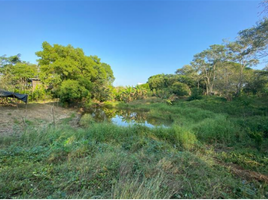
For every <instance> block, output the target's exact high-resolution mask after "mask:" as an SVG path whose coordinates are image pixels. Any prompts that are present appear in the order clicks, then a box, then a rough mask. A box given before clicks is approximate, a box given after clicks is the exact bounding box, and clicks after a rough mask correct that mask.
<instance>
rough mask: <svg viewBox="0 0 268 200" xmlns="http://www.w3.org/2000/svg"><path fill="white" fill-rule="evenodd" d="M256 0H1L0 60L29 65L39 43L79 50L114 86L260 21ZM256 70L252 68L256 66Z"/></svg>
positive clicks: (183, 60)
mask: <svg viewBox="0 0 268 200" xmlns="http://www.w3.org/2000/svg"><path fill="white" fill-rule="evenodd" d="M259 3H260V1H259V0H248V1H247V0H243V1H242V0H240V1H233V0H225V1H223V0H222V1H221V0H214V1H212V0H211V1H197V0H188V1H181V0H177V1H176V0H171V1H168V0H156V1H154V0H147V1H143V0H125V1H123V0H121V1H114V0H98V1H96V0H95V1H93V0H87V1H86V0H84V1H70V0H69V1H63V0H58V1H52V0H47V1H38V0H35V1H34V0H32V1H29V0H28V1H23V0H21V1H13V0H6V1H3V0H0V23H1V25H0V55H4V54H6V55H7V56H11V55H15V54H18V53H20V54H21V55H22V56H21V59H22V60H25V61H29V62H32V63H36V59H37V57H36V56H35V52H36V51H40V50H41V45H42V42H44V41H47V42H49V43H50V44H60V45H67V44H71V45H72V46H74V47H80V48H82V49H83V50H84V52H85V54H86V55H97V56H99V57H100V58H101V60H102V62H106V63H108V64H110V65H111V67H112V69H113V71H114V75H115V77H116V80H115V82H114V85H115V86H118V85H136V84H137V83H145V82H146V81H147V79H148V78H149V77H150V76H152V75H155V74H159V73H165V74H166V73H174V72H175V71H176V69H178V68H180V67H182V66H183V65H185V64H189V63H190V62H191V60H192V58H193V55H194V54H196V53H199V52H201V51H203V50H205V49H206V48H208V47H209V45H212V44H221V43H222V39H229V40H234V39H235V37H236V36H237V33H238V31H240V30H243V29H246V28H250V27H251V26H253V25H254V24H255V23H256V22H257V21H258V20H260V19H261V17H262V16H260V15H259V14H258V13H259V12H260V11H261V8H260V7H259ZM262 67H263V66H261V65H260V66H258V68H262Z"/></svg>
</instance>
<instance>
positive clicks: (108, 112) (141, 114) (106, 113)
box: [86, 107, 172, 128]
mask: <svg viewBox="0 0 268 200" xmlns="http://www.w3.org/2000/svg"><path fill="white" fill-rule="evenodd" d="M86 113H88V114H91V115H92V117H93V118H94V120H95V121H96V122H104V121H106V122H110V123H113V124H116V125H118V126H131V125H134V124H139V125H143V126H146V127H149V128H153V127H169V126H171V124H172V121H170V120H163V119H159V118H155V117H150V116H149V115H148V111H147V110H133V109H131V110H130V109H120V110H119V109H114V108H106V107H96V108H91V109H89V110H87V111H86Z"/></svg>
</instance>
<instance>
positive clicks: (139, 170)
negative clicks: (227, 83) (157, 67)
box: [0, 97, 268, 199]
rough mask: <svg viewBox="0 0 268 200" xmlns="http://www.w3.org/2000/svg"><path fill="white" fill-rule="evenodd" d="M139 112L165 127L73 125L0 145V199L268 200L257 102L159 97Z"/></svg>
mask: <svg viewBox="0 0 268 200" xmlns="http://www.w3.org/2000/svg"><path fill="white" fill-rule="evenodd" d="M105 106H107V107H116V108H121V109H125V108H128V109H140V110H143V109H146V110H148V114H149V115H150V116H153V117H158V118H160V119H163V120H164V119H169V120H172V121H173V125H172V126H171V127H169V128H163V127H162V128H161V127H156V128H148V127H144V126H141V125H134V126H129V127H120V126H116V125H114V124H111V123H106V122H102V123H96V122H94V120H93V119H92V118H90V117H89V118H87V119H81V120H82V122H83V123H81V124H80V126H79V127H73V126H71V125H70V124H69V122H70V121H72V118H73V117H74V116H72V117H70V118H66V119H63V120H61V123H58V124H57V125H56V126H54V125H53V124H52V123H51V124H49V125H48V126H36V125H34V123H32V124H30V125H28V126H26V127H25V129H24V130H23V131H20V132H17V133H14V135H12V136H11V135H10V136H1V138H0V198H264V199H265V198H268V192H267V191H268V185H267V184H268V167H267V166H268V156H267V155H268V154H267V153H268V152H267V151H268V139H267V137H268V116H267V113H268V107H267V105H266V102H265V100H264V99H257V98H255V99H252V98H250V97H243V98H242V99H236V100H234V101H232V102H228V101H226V100H225V99H223V98H220V97H204V98H203V99H201V100H194V101H185V100H179V101H176V102H173V103H171V104H170V103H168V102H166V101H165V100H161V99H157V98H148V99H143V100H137V101H133V102H130V103H106V105H105Z"/></svg>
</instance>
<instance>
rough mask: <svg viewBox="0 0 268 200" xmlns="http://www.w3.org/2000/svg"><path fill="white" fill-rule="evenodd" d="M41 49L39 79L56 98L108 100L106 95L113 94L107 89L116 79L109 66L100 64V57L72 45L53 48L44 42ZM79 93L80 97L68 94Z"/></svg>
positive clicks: (64, 99)
mask: <svg viewBox="0 0 268 200" xmlns="http://www.w3.org/2000/svg"><path fill="white" fill-rule="evenodd" d="M42 48H43V50H42V51H38V52H36V55H37V56H38V57H39V58H40V59H39V60H38V63H39V65H40V79H41V81H42V82H43V83H44V84H45V85H46V86H47V87H48V88H50V90H51V91H52V92H53V94H54V96H56V97H60V98H61V100H63V101H71V100H72V101H75V100H79V101H80V100H82V98H84V97H87V98H89V97H92V98H94V99H97V100H100V101H102V100H105V97H104V96H108V95H107V94H106V93H108V92H109V91H110V90H107V87H108V86H109V85H111V84H112V82H113V80H114V76H113V71H112V69H111V67H110V66H109V65H108V64H106V63H101V61H100V60H101V59H100V58H98V57H97V56H86V55H85V54H84V52H83V50H82V49H80V48H74V47H72V46H71V45H68V46H62V45H58V44H55V45H53V46H52V45H50V44H49V43H48V42H43V44H42ZM71 83H73V84H74V85H72V84H71ZM68 88H69V89H68ZM76 90H77V91H79V92H78V93H80V95H75V94H70V95H67V94H66V92H71V93H75V92H76ZM62 95H63V96H62ZM68 98H69V99H68Z"/></svg>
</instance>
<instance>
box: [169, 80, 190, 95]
mask: <svg viewBox="0 0 268 200" xmlns="http://www.w3.org/2000/svg"><path fill="white" fill-rule="evenodd" d="M171 88H172V91H173V93H174V94H176V95H178V96H188V95H189V94H190V93H191V90H190V88H189V87H188V86H187V85H186V84H184V83H180V82H175V83H173V84H172V86H171Z"/></svg>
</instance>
